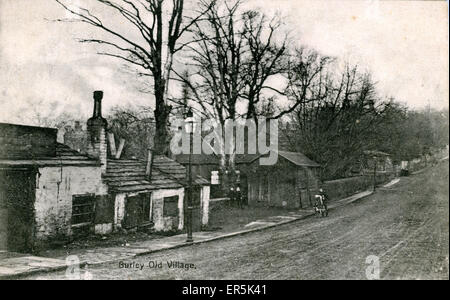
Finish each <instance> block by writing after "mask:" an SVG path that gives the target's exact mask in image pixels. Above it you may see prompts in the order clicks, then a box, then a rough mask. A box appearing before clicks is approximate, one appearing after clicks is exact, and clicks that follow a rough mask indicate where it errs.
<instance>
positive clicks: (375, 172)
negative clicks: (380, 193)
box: [373, 156, 378, 191]
mask: <svg viewBox="0 0 450 300" xmlns="http://www.w3.org/2000/svg"><path fill="white" fill-rule="evenodd" d="M377 163H378V161H377V156H374V157H373V190H374V191H375V189H376V186H377Z"/></svg>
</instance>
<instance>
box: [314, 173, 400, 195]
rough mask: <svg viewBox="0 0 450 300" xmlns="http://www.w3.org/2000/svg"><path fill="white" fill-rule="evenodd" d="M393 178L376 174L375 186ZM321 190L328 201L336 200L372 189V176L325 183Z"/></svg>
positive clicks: (389, 174)
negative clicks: (325, 194)
mask: <svg viewBox="0 0 450 300" xmlns="http://www.w3.org/2000/svg"><path fill="white" fill-rule="evenodd" d="M394 177H395V174H394V173H378V174H377V175H376V184H377V185H378V184H382V183H385V182H387V181H389V180H391V179H393V178H394ZM322 186H323V188H324V190H325V192H326V193H327V195H328V197H329V198H330V200H337V199H340V198H344V197H347V196H350V195H352V194H355V193H357V192H360V191H364V190H367V189H370V188H372V187H373V176H371V175H367V176H355V177H349V178H343V179H337V180H330V181H325V182H324V183H323V185H322Z"/></svg>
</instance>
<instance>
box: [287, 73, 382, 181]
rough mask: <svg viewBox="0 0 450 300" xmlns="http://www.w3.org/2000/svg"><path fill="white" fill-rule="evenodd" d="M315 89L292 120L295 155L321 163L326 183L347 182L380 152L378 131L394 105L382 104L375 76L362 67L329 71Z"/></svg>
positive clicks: (316, 81) (321, 76) (320, 79)
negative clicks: (367, 157)
mask: <svg viewBox="0 0 450 300" xmlns="http://www.w3.org/2000/svg"><path fill="white" fill-rule="evenodd" d="M301 90H302V88H301ZM309 90H310V91H309V95H310V96H309V100H308V101H305V102H303V103H302V104H301V105H298V106H297V108H296V109H295V111H294V114H293V115H292V117H293V121H294V122H293V125H294V126H293V128H294V130H295V134H294V135H291V137H290V138H289V140H290V141H292V145H291V146H292V150H301V151H302V152H304V153H305V154H306V155H308V156H309V157H311V158H312V159H314V160H316V161H318V162H319V163H321V164H322V166H323V167H324V170H325V174H324V175H325V177H326V178H338V177H344V176H346V175H348V173H349V172H350V171H351V169H352V167H353V166H354V165H355V162H357V161H358V160H359V159H360V157H361V156H362V152H363V151H364V150H373V149H374V147H377V145H376V144H375V143H374V142H373V141H375V140H376V139H375V137H376V135H377V134H378V133H377V132H375V130H374V129H375V128H377V126H378V124H380V123H381V122H383V120H384V119H383V116H384V114H385V112H386V111H387V110H388V109H389V106H390V103H389V102H388V101H383V100H382V99H380V97H379V96H378V95H377V93H376V89H375V83H374V82H373V81H372V80H371V77H370V74H368V73H360V72H358V68H357V66H349V65H347V66H346V67H345V68H344V70H343V71H342V72H336V70H335V69H333V68H323V69H321V71H320V73H319V75H318V76H317V77H316V79H315V80H314V82H313V84H312V85H310V89H309ZM288 134H289V133H288Z"/></svg>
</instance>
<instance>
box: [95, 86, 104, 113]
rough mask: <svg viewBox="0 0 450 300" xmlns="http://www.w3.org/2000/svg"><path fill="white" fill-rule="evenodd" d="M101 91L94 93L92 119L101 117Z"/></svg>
mask: <svg viewBox="0 0 450 300" xmlns="http://www.w3.org/2000/svg"><path fill="white" fill-rule="evenodd" d="M102 99H103V91H94V115H93V117H94V118H101V117H102Z"/></svg>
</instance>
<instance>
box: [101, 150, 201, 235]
mask: <svg viewBox="0 0 450 300" xmlns="http://www.w3.org/2000/svg"><path fill="white" fill-rule="evenodd" d="M146 167H147V163H146V161H142V160H133V159H119V160H116V159H108V162H107V169H106V173H105V174H104V175H103V180H104V181H105V182H106V184H107V185H108V191H109V193H110V194H111V195H112V197H113V199H114V207H115V208H114V227H115V229H119V228H125V229H129V228H136V227H145V226H154V229H155V230H181V229H183V226H184V197H185V195H186V192H185V187H186V186H187V179H186V169H185V168H184V167H183V166H182V165H181V164H179V163H177V162H176V161H174V160H172V159H170V158H168V157H166V156H162V155H157V156H155V157H154V160H153V166H152V171H151V176H150V179H149V176H148V175H147V174H146ZM193 183H194V199H197V200H198V202H196V203H195V205H194V230H200V227H201V226H202V225H206V224H207V223H208V207H209V183H208V181H207V180H205V179H203V178H201V177H200V176H196V178H194V182H193Z"/></svg>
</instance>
